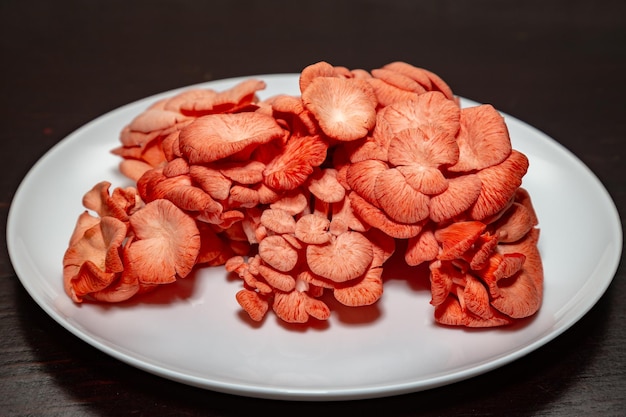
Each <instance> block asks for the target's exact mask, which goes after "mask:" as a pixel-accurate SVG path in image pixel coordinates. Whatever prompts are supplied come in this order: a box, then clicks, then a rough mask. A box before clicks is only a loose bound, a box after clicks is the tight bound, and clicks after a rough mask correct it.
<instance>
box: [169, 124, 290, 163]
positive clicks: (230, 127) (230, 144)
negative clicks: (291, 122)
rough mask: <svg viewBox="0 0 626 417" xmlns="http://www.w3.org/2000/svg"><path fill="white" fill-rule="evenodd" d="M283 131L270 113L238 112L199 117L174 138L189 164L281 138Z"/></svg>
mask: <svg viewBox="0 0 626 417" xmlns="http://www.w3.org/2000/svg"><path fill="white" fill-rule="evenodd" d="M283 134H284V132H283V129H282V128H281V127H280V126H279V125H278V123H276V120H274V118H272V117H271V116H268V115H265V114H262V113H255V112H242V113H234V114H230V113H227V114H210V115H208V116H203V117H200V118H198V119H196V120H195V121H194V122H192V123H191V124H189V125H188V126H186V127H184V128H183V129H182V130H181V132H180V137H179V139H178V140H179V146H180V151H181V153H182V154H183V156H184V157H185V158H187V160H188V161H189V163H190V164H201V163H207V162H213V161H217V160H219V159H223V158H226V157H228V156H231V155H233V154H236V153H238V152H241V151H243V150H245V149H246V148H249V147H253V146H258V145H260V144H264V143H267V142H270V141H272V140H274V139H277V138H281V137H282V136H283Z"/></svg>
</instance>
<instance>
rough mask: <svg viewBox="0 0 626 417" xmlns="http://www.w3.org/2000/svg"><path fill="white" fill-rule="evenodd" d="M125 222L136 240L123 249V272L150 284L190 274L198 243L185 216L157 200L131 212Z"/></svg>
mask: <svg viewBox="0 0 626 417" xmlns="http://www.w3.org/2000/svg"><path fill="white" fill-rule="evenodd" d="M129 221H130V227H131V228H132V230H133V232H134V235H135V237H136V238H135V240H133V241H132V242H129V243H128V244H127V245H126V246H125V248H124V253H125V260H126V261H127V264H126V265H125V266H126V272H128V273H130V274H133V276H136V277H137V279H138V280H139V282H142V283H150V284H165V283H171V282H174V281H175V280H176V279H177V277H181V278H184V277H186V276H187V275H188V274H189V273H190V272H191V270H192V268H193V267H194V265H195V263H196V259H197V257H198V254H199V251H200V245H201V241H200V232H199V230H198V227H197V226H196V222H195V221H194V220H193V219H192V218H191V217H190V216H189V215H187V214H185V213H184V212H183V211H182V210H181V209H179V208H178V207H176V206H175V205H174V204H173V203H172V202H170V201H168V200H165V199H159V200H155V201H152V202H150V203H148V204H146V205H145V206H144V207H143V208H142V209H141V210H139V211H137V212H135V213H134V214H133V215H132V216H130V219H129Z"/></svg>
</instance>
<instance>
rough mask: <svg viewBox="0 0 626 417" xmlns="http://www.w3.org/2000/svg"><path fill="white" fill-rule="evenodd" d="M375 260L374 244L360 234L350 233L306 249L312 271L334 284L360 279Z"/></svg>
mask: <svg viewBox="0 0 626 417" xmlns="http://www.w3.org/2000/svg"><path fill="white" fill-rule="evenodd" d="M373 259H374V252H373V249H372V244H371V243H370V241H369V240H368V239H367V238H366V237H365V236H363V235H362V234H361V233H359V232H352V231H348V232H345V233H342V234H340V235H339V236H337V237H335V238H334V239H332V240H331V241H330V242H328V243H326V244H323V245H309V246H307V248H306V260H307V264H308V266H309V268H310V269H311V271H312V272H313V273H314V274H317V275H319V276H321V277H324V278H327V279H330V280H331V281H334V282H345V281H349V280H351V279H354V278H357V277H360V276H361V275H363V274H364V273H365V272H366V271H367V269H368V267H369V266H370V264H371V263H372V260H373Z"/></svg>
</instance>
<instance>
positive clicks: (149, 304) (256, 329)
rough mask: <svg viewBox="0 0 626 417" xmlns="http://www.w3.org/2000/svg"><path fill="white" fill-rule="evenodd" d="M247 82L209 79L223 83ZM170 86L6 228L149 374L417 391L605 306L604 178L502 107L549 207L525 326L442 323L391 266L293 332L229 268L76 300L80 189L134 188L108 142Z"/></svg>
mask: <svg viewBox="0 0 626 417" xmlns="http://www.w3.org/2000/svg"><path fill="white" fill-rule="evenodd" d="M260 78H262V79H264V80H265V81H266V82H267V84H268V87H267V89H266V90H265V91H264V92H263V94H262V97H269V96H271V95H274V94H278V93H288V94H298V82H297V80H298V79H297V75H292V74H290V75H267V76H260ZM238 81H241V79H230V80H222V81H217V82H211V83H207V84H203V85H201V86H203V87H210V88H214V89H216V90H222V89H225V88H228V87H230V86H232V85H234V84H235V83H237V82H238ZM173 93H174V92H169V93H164V94H161V95H157V96H153V97H149V98H146V99H143V100H141V101H138V102H135V103H132V104H130V105H127V106H124V107H122V108H120V109H117V110H115V111H113V112H110V113H108V114H106V115H104V116H102V117H100V118H98V119H96V120H95V121H93V122H91V123H89V124H87V125H86V126H84V127H82V128H81V129H79V130H78V131H76V132H74V133H73V134H72V135H70V136H68V137H67V138H66V139H64V140H63V141H61V142H60V143H59V144H58V145H57V146H55V147H54V148H53V149H52V150H51V151H50V152H48V153H47V154H46V155H45V156H44V157H43V158H42V159H41V160H40V161H39V162H38V163H37V164H36V165H35V166H34V167H33V168H32V170H31V171H30V172H29V174H28V175H27V176H26V178H25V179H24V181H23V183H22V184H21V186H20V188H19V189H18V192H17V194H16V195H15V198H14V201H13V205H12V206H11V210H10V213H9V221H8V226H7V239H8V247H9V252H10V255H11V260H12V262H13V266H14V268H15V271H16V272H17V274H18V276H19V278H20V280H21V281H22V284H23V285H24V287H25V288H26V289H27V291H28V292H29V294H30V295H31V296H32V297H33V299H34V300H35V301H36V302H37V303H38V304H39V305H40V306H41V307H42V308H43V309H44V310H45V311H46V312H47V313H48V314H49V315H50V316H51V317H53V318H54V319H55V320H56V321H57V322H58V323H59V324H61V325H62V326H63V327H65V328H67V329H68V330H69V331H70V332H72V333H73V334H75V335H76V336H78V337H79V338H81V339H83V340H84V341H85V342H87V343H89V344H91V345H93V346H95V347H96V348H98V349H100V350H101V351H103V352H106V353H107V354H109V355H111V356H113V357H115V358H117V359H119V360H122V361H124V362H127V363H129V364H131V365H133V366H136V367H138V368H140V369H143V370H145V371H148V372H152V373H154V374H157V375H160V376H162V377H165V378H169V379H172V380H175V381H179V382H182V383H186V384H190V385H194V386H199V387H202V388H206V389H210V390H215V391H220V392H227V393H233V394H239V395H246V396H253V397H263V398H277V399H290V400H340V399H341V400H345V399H358V398H371V397H381V396H386V395H394V394H401V393H406V392H413V391H420V390H424V389H428V388H433V387H437V386H440V385H445V384H449V383H452V382H456V381H459V380H463V379H466V378H470V377H472V376H476V375H478V374H481V373H484V372H487V371H489V370H492V369H494V368H496V367H499V366H502V365H504V364H506V363H509V362H511V361H513V360H515V359H517V358H520V357H521V356H523V355H526V354H528V353H529V352H531V351H533V350H535V349H537V348H539V347H540V346H542V345H544V344H545V343H547V342H548V341H550V340H552V339H553V338H555V337H557V336H558V335H559V334H561V333H563V332H564V331H565V330H566V329H568V328H569V327H570V326H572V325H573V324H574V323H576V322H577V321H578V320H579V319H580V318H581V317H582V316H583V315H584V314H585V313H586V312H587V311H589V309H590V308H591V307H592V306H593V305H594V304H595V303H596V302H597V300H598V299H599V298H600V297H601V296H602V294H603V293H604V292H605V290H606V288H607V287H608V285H609V284H610V282H611V280H612V278H613V275H614V273H615V271H616V269H617V265H618V262H619V258H620V256H621V245H622V235H621V225H620V220H619V216H618V214H617V210H616V209H615V206H614V204H613V202H612V200H611V199H610V197H609V195H608V193H607V192H606V190H605V189H604V188H603V186H602V185H601V183H600V182H599V181H598V179H597V178H596V177H595V176H594V175H593V174H592V173H591V172H590V171H589V169H588V168H587V167H586V166H584V165H583V164H582V163H581V162H580V161H579V160H578V159H576V158H575V157H574V156H573V155H572V154H570V153H569V152H568V151H567V150H565V149H564V148H563V147H561V146H560V145H559V144H557V143H556V142H555V141H553V140H552V139H550V138H548V137H546V136H545V135H544V134H542V133H541V132H539V131H537V130H535V129H534V128H532V127H530V126H528V125H526V124H524V123H523V122H521V121H519V120H516V119H515V118H513V117H510V116H506V115H505V117H506V120H507V123H508V127H509V130H510V134H511V138H512V141H513V146H514V147H515V148H516V149H518V150H520V151H522V152H524V153H525V154H526V155H527V156H528V157H529V160H530V169H529V171H528V174H527V175H526V177H525V178H524V184H523V186H524V187H525V188H526V189H528V190H529V192H530V194H531V196H532V198H533V202H534V205H535V209H536V211H537V214H538V216H539V220H540V225H539V226H540V228H541V239H540V243H539V247H540V250H541V252H542V256H543V261H544V269H545V298H544V304H543V306H542V308H541V310H540V312H539V313H538V314H537V315H536V316H535V317H533V318H532V319H529V320H528V321H527V322H525V323H523V325H520V326H518V327H516V328H513V329H491V330H474V331H470V330H463V329H447V328H442V327H438V326H436V325H435V324H434V322H433V318H432V315H433V311H432V307H431V306H430V304H429V301H430V293H429V291H428V288H427V286H426V285H425V284H424V283H420V281H419V280H411V279H393V278H394V276H393V275H394V272H393V271H391V273H388V274H387V277H388V279H387V281H386V283H385V294H384V296H383V298H382V299H381V300H380V301H379V303H378V304H377V305H376V306H373V307H367V308H363V309H362V311H359V313H358V314H355V312H354V309H350V311H347V310H344V311H342V310H338V311H335V312H334V313H333V316H332V317H331V319H330V320H329V322H328V323H327V324H325V325H324V326H323V327H320V328H307V329H303V328H297V327H293V328H291V327H290V328H288V327H285V326H284V325H282V324H280V323H279V322H277V321H276V320H275V318H274V317H273V316H272V315H270V316H269V317H268V319H267V320H266V321H265V322H264V323H263V324H262V325H261V326H255V325H252V324H251V323H250V322H249V321H247V320H246V319H245V317H244V315H242V313H241V312H240V308H239V306H238V305H237V303H236V301H235V297H234V296H235V293H236V291H237V290H238V289H239V288H240V285H241V283H240V282H239V281H238V280H229V279H228V278H227V275H226V273H225V272H224V270H223V269H222V268H213V269H204V270H201V271H200V272H199V273H197V274H196V276H195V277H193V278H192V279H187V280H183V281H180V283H179V284H176V286H175V287H173V291H172V292H168V293H167V294H166V293H164V292H157V293H155V294H154V295H152V296H150V297H147V298H141V299H139V300H138V301H135V302H133V303H132V305H129V304H124V305H94V304H85V305H81V306H78V305H75V304H73V303H72V302H71V300H70V299H69V298H68V297H67V296H66V295H65V293H64V292H63V286H62V268H61V260H62V257H63V253H64V251H65V249H66V247H67V242H68V239H69V236H70V234H71V232H72V230H73V227H74V224H75V221H76V218H77V216H78V214H80V212H81V211H82V210H83V208H82V206H81V199H82V196H83V194H84V193H85V192H86V191H88V190H89V189H90V188H91V187H92V186H93V185H95V184H96V183H97V182H99V181H102V180H107V181H110V182H111V183H112V184H113V186H125V185H129V182H128V180H126V179H125V178H124V177H122V176H121V175H120V174H119V173H118V172H117V165H118V163H119V159H118V157H116V156H114V155H112V154H110V150H111V149H112V148H114V147H116V146H117V145H118V136H119V132H120V130H121V129H122V127H123V126H124V125H126V124H127V123H128V122H129V121H130V120H131V119H132V118H133V117H135V116H136V115H137V114H139V113H140V112H141V111H143V110H144V109H145V108H146V107H147V106H148V105H150V104H152V103H153V102H154V101H156V100H157V99H160V98H163V97H165V96H167V95H171V94H173ZM463 103H464V105H473V104H476V103H473V102H470V101H468V100H463ZM400 278H403V277H400Z"/></svg>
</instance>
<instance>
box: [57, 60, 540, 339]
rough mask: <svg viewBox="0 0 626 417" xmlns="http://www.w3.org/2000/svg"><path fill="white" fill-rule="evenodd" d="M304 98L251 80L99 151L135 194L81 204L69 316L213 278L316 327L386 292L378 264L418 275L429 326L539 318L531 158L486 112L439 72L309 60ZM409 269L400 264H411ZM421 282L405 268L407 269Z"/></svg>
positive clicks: (110, 194) (134, 126)
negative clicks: (216, 271) (339, 309)
mask: <svg viewBox="0 0 626 417" xmlns="http://www.w3.org/2000/svg"><path fill="white" fill-rule="evenodd" d="M299 87H300V91H301V95H300V96H291V95H286V94H283V95H278V96H273V97H271V98H268V99H265V100H260V99H258V96H257V93H258V91H260V90H262V89H263V88H265V83H264V82H263V81H260V80H255V79H250V80H247V81H244V82H241V83H240V84H238V85H236V86H234V87H233V88H231V89H229V90H226V91H222V92H217V91H213V90H210V89H193V90H188V91H185V92H182V93H179V94H177V95H175V96H174V97H171V98H168V99H164V100H161V101H159V102H157V103H155V104H154V105H152V106H151V107H149V108H148V109H146V110H145V111H144V112H143V113H142V114H140V115H138V116H137V117H136V118H135V119H134V120H132V121H131V122H130V123H129V125H128V126H126V127H125V128H124V129H123V131H122V133H121V137H120V141H121V144H120V146H119V147H117V148H116V149H114V150H113V153H115V154H117V155H119V156H120V157H121V159H122V160H121V163H120V170H121V172H122V173H123V174H124V175H126V176H127V177H129V178H130V179H132V180H133V181H135V183H136V187H129V188H125V189H121V188H116V189H114V190H113V191H110V190H109V189H110V185H111V184H110V183H107V182H102V183H100V184H98V185H96V186H95V187H94V188H93V189H92V190H91V191H89V192H88V193H87V194H86V195H85V198H84V200H83V204H84V206H85V207H86V208H87V209H88V210H91V211H92V212H95V215H92V214H90V213H89V212H88V211H85V212H84V213H83V214H82V215H81V216H80V217H79V220H78V222H77V225H76V228H75V230H74V233H73V235H72V238H71V240H70V244H69V248H68V249H67V251H66V254H65V257H64V260H63V265H64V282H65V289H66V291H67V293H68V294H69V295H70V296H71V297H72V299H73V300H74V301H76V302H82V301H83V300H84V299H85V298H87V299H93V300H97V301H107V302H117V301H122V300H126V299H128V298H130V297H132V296H134V295H136V294H139V293H142V292H144V291H147V290H150V289H154V288H156V287H159V286H163V284H168V283H171V282H174V281H176V280H177V279H180V278H184V277H186V276H187V275H188V274H189V273H190V272H191V271H192V270H193V269H194V268H199V267H203V266H204V267H206V266H220V265H223V266H224V267H225V269H226V270H227V271H228V272H231V273H233V274H235V276H238V277H239V278H240V279H241V281H242V289H241V290H240V291H239V292H238V293H237V294H236V295H235V296H236V300H237V301H238V303H239V304H240V306H241V307H242V308H243V309H244V310H245V311H246V312H247V313H248V315H249V316H250V317H251V319H252V320H255V321H261V320H263V318H264V317H265V316H266V315H267V312H268V311H269V310H272V311H273V312H274V313H275V314H276V315H277V316H278V317H279V318H280V319H282V320H284V321H286V322H290V323H306V322H308V321H309V320H311V318H313V319H316V320H326V319H328V318H329V317H330V314H331V311H330V308H329V307H328V304H327V302H326V301H325V298H324V297H323V295H325V294H330V295H331V296H332V297H334V299H336V300H337V301H338V302H339V303H341V304H343V305H345V306H348V307H358V306H365V305H371V304H373V303H375V302H377V301H378V300H379V299H380V297H381V296H382V294H383V277H382V273H383V267H384V265H385V262H386V261H387V260H388V259H389V258H390V257H391V256H392V254H393V253H394V252H395V251H396V248H397V243H398V241H399V240H403V241H405V243H406V245H403V248H406V249H404V254H403V255H404V261H405V263H406V265H408V266H409V267H411V268H412V267H417V266H418V265H425V266H427V268H419V269H418V268H414V270H415V271H428V274H429V279H430V284H431V285H430V287H431V293H432V298H431V304H432V305H433V306H434V309H435V311H434V317H435V320H436V321H437V322H438V323H441V324H444V325H454V326H469V327H490V326H501V325H506V324H510V323H513V322H514V321H515V320H518V319H521V318H524V317H528V316H531V315H533V314H534V313H536V312H537V310H538V309H539V307H540V305H541V301H542V288H543V270H542V264H541V257H540V254H539V251H538V249H537V242H538V238H539V229H538V228H537V225H538V220H537V216H536V214H535V211H534V209H533V206H532V203H531V199H530V196H529V194H528V192H527V191H526V190H525V189H523V188H522V187H521V184H522V178H523V176H524V175H525V174H526V171H527V169H528V159H527V158H526V156H525V155H524V154H522V153H521V152H519V151H517V150H515V149H512V147H511V142H510V139H509V134H508V130H507V126H506V123H505V121H504V118H503V117H502V116H501V115H500V114H499V113H498V112H497V111H496V110H495V109H494V108H493V107H492V106H491V105H486V104H482V105H476V106H474V107H468V108H461V107H460V105H459V101H458V99H457V98H456V97H455V96H454V95H453V93H452V90H451V89H450V87H449V86H448V85H447V84H446V83H445V82H444V81H443V80H442V79H441V78H440V77H438V76H437V75H436V74H434V73H432V72H430V71H428V70H426V69H423V68H418V67H415V66H412V65H410V64H407V63H404V62H393V63H390V64H387V65H385V66H383V67H382V68H379V69H375V70H372V71H369V72H368V71H365V70H361V69H356V70H351V69H348V68H345V67H339V66H333V65H331V64H329V63H327V62H318V63H316V64H312V65H310V66H308V67H306V68H304V69H303V71H302V72H301V74H300V78H299ZM412 269H413V268H412ZM416 273H417V272H416Z"/></svg>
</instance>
